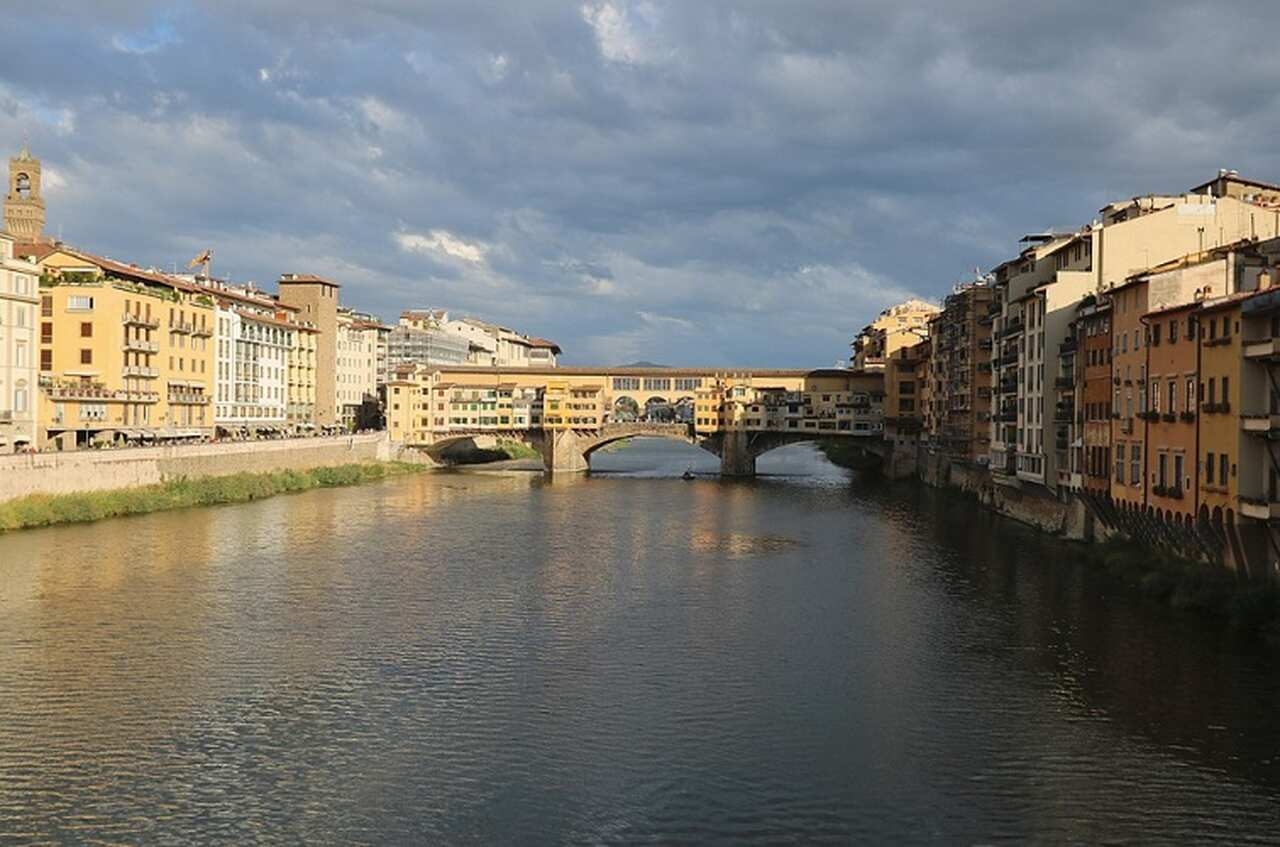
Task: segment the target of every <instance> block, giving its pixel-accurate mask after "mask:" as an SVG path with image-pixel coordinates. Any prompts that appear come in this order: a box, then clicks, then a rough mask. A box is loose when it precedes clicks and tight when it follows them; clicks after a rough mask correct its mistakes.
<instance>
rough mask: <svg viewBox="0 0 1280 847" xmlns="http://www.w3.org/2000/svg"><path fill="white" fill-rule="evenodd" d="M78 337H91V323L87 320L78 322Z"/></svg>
mask: <svg viewBox="0 0 1280 847" xmlns="http://www.w3.org/2000/svg"><path fill="white" fill-rule="evenodd" d="M80 337H81V338H93V324H92V323H91V322H89V321H81V322H80Z"/></svg>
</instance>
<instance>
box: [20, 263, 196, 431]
mask: <svg viewBox="0 0 1280 847" xmlns="http://www.w3.org/2000/svg"><path fill="white" fill-rule="evenodd" d="M23 249H33V250H37V252H36V253H35V255H36V256H37V259H38V264H39V266H40V271H41V274H42V284H41V289H40V363H39V367H40V383H41V407H40V429H41V431H42V443H45V442H51V443H52V445H53V446H55V447H57V448H58V449H72V448H74V447H77V446H87V445H89V444H90V443H93V442H100V441H117V442H119V441H163V440H167V439H186V438H201V437H207V436H210V435H212V434H213V425H214V420H213V417H214V416H213V410H212V408H211V401H212V398H213V394H214V380H215V373H216V371H215V352H216V351H215V345H214V339H213V336H214V331H215V327H216V320H215V318H216V315H215V310H214V302H213V299H212V298H211V297H210V296H209V295H208V294H207V293H205V292H204V291H202V290H201V289H199V288H197V287H196V286H193V285H190V284H188V283H186V282H184V281H182V280H180V279H177V278H175V277H171V276H167V275H165V274H162V273H159V272H157V271H153V270H146V269H142V268H138V267H136V266H133V265H126V264H123V263H120V262H116V261H114V260H111V259H106V258H103V257H100V256H94V255H92V254H89V253H85V252H83V251H79V250H74V249H72V248H70V247H67V246H65V245H46V246H44V247H43V248H37V247H28V246H24V248H23Z"/></svg>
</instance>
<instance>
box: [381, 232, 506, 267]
mask: <svg viewBox="0 0 1280 847" xmlns="http://www.w3.org/2000/svg"><path fill="white" fill-rule="evenodd" d="M394 238H395V241H396V244H398V245H399V246H400V249H401V250H403V251H405V252H406V253H430V254H436V255H440V256H448V257H449V258H451V259H460V260H462V261H463V262H469V263H471V264H473V265H478V264H480V263H481V262H483V261H484V256H485V253H487V252H489V247H488V246H487V245H485V244H481V243H479V242H468V241H463V240H462V239H461V238H458V237H457V236H455V235H453V234H452V233H450V232H448V231H446V230H443V229H433V230H431V231H430V232H428V233H426V234H425V235H422V234H419V233H413V232H397V233H395V235H394Z"/></svg>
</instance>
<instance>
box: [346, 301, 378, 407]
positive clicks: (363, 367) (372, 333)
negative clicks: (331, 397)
mask: <svg viewBox="0 0 1280 847" xmlns="http://www.w3.org/2000/svg"><path fill="white" fill-rule="evenodd" d="M383 330H384V327H383V326H382V324H381V323H379V322H378V321H375V320H371V319H370V317H369V316H368V315H361V314H357V313H355V312H352V311H351V310H349V309H339V310H338V335H337V353H338V362H337V368H336V370H335V375H336V378H337V395H336V396H337V406H338V418H339V420H340V421H341V422H342V424H343V425H344V426H346V427H347V428H348V429H351V428H354V427H355V426H356V425H357V423H358V420H359V415H360V408H361V406H363V405H364V404H365V403H367V402H377V399H378V383H379V382H380V381H381V374H382V372H381V370H380V369H379V351H378V348H379V344H380V342H379V338H380V337H385V336H384V335H383ZM384 349H385V348H384ZM384 355H385V354H384Z"/></svg>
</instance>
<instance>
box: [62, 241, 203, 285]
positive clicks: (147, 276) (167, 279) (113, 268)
mask: <svg viewBox="0 0 1280 847" xmlns="http://www.w3.org/2000/svg"><path fill="white" fill-rule="evenodd" d="M54 253H65V254H66V255H68V256H72V257H74V258H77V259H80V260H82V261H84V262H87V263H89V264H91V265H97V266H98V267H99V268H100V269H102V270H103V271H105V272H108V273H112V274H115V275H117V276H121V277H124V278H126V279H136V280H141V281H143V282H154V283H158V284H160V285H165V286H168V287H169V288H173V289H175V290H177V291H186V292H188V293H191V294H203V293H205V290H204V288H203V287H201V286H197V285H192V284H191V283H189V282H186V281H184V280H181V279H176V278H175V277H171V276H169V275H168V274H165V273H161V272H160V271H154V270H148V269H146V268H140V267H138V266H137V265H130V264H126V263H124V262H117V261H116V260H115V259H108V258H107V257H106V256H96V255H94V254H93V253H87V252H85V251H84V250H78V249H76V248H74V247H68V246H67V245H65V244H55V245H52V249H50V250H48V252H46V253H45V254H44V256H42V257H41V261H43V260H44V259H46V258H48V257H49V256H51V255H53V254H54Z"/></svg>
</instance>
